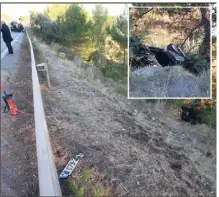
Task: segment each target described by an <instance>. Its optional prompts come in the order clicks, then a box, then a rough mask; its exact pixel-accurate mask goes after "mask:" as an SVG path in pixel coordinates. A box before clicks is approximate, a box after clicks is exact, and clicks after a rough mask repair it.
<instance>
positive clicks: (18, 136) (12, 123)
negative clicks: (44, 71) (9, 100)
mask: <svg viewBox="0 0 219 197" xmlns="http://www.w3.org/2000/svg"><path fill="white" fill-rule="evenodd" d="M13 48H14V55H13V56H5V57H4V58H3V59H2V61H1V80H2V82H4V85H5V88H6V91H7V92H8V93H10V92H12V93H13V95H14V100H15V103H16V105H17V107H18V109H19V110H20V112H19V113H18V115H16V116H12V115H11V114H10V113H4V112H3V111H4V105H5V104H4V102H3V100H2V99H1V106H2V107H1V183H2V184H1V195H2V196H36V195H38V178H37V166H36V148H35V136H34V111H33V106H32V105H33V104H32V103H33V97H32V80H31V67H30V62H31V61H30V54H29V45H28V43H27V40H26V37H25V36H23V35H22V36H21V37H20V39H19V40H18V41H17V42H16V43H15V45H14V47H13Z"/></svg>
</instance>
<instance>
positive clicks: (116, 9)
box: [1, 4, 125, 20]
mask: <svg viewBox="0 0 219 197" xmlns="http://www.w3.org/2000/svg"><path fill="white" fill-rule="evenodd" d="M50 5H51V4H1V13H6V14H7V15H8V16H9V17H10V18H12V19H14V20H15V19H18V18H19V17H20V16H22V15H29V10H31V9H35V10H37V11H39V12H43V10H44V9H45V8H47V7H48V6H50ZM103 6H104V7H106V8H108V11H109V15H110V16H118V15H120V14H121V13H123V10H124V8H125V4H103ZM83 7H84V8H85V9H86V10H87V11H88V12H89V13H90V14H92V9H94V7H95V4H83Z"/></svg>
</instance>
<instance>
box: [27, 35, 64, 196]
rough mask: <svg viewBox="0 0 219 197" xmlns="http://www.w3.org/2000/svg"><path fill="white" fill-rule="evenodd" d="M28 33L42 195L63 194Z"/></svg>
mask: <svg viewBox="0 0 219 197" xmlns="http://www.w3.org/2000/svg"><path fill="white" fill-rule="evenodd" d="M26 33H27V38H28V41H29V44H30V51H31V67H32V83H33V102H34V119H35V133H36V149H37V163H38V179H39V190H40V196H62V193H61V188H60V184H59V179H58V176H57V171H56V167H55V162H54V158H53V152H52V148H51V144H50V140H49V133H48V129H47V123H46V118H45V112H44V108H43V101H42V95H41V91H40V85H39V79H38V75H37V70H36V62H35V57H34V52H33V46H32V42H31V40H30V37H29V35H28V31H26Z"/></svg>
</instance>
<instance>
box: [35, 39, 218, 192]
mask: <svg viewBox="0 0 219 197" xmlns="http://www.w3.org/2000/svg"><path fill="white" fill-rule="evenodd" d="M36 46H37V48H38V50H39V51H41V53H42V52H43V53H42V54H41V55H42V56H41V58H43V59H44V60H43V61H45V60H48V63H49V69H50V76H51V85H52V87H51V88H50V89H48V88H46V85H45V84H46V83H43V84H42V85H41V87H42V94H43V99H44V105H45V110H46V115H47V121H48V126H49V131H50V135H51V136H55V138H56V139H58V143H59V145H57V143H56V145H55V144H53V146H54V148H55V147H59V148H58V151H57V148H55V149H54V151H55V152H54V153H55V155H56V164H57V167H58V169H59V170H61V169H63V167H64V166H65V164H64V163H67V161H68V159H69V158H71V157H72V156H74V155H75V154H77V153H78V152H79V151H83V152H85V158H84V159H82V160H81V161H80V162H79V164H78V166H77V167H76V169H75V171H74V172H73V174H72V177H71V178H70V179H69V180H68V181H67V182H62V192H63V195H68V194H76V193H77V194H81V193H83V192H85V193H83V194H85V195H87V194H88V193H89V192H88V191H91V190H92V189H91V188H97V189H96V191H97V193H98V192H99V194H102V195H103V196H104V195H105V196H107V195H117V196H118V195H119V196H123V195H125V196H142V195H144V196H158V195H172V196H179V195H186V196H188V195H191V196H197V195H201V196H215V188H216V185H215V179H216V177H215V169H216V151H215V130H214V129H211V128H209V127H208V126H206V125H198V126H195V125H190V124H186V123H185V122H181V121H180V120H179V119H176V118H174V117H173V116H172V115H171V114H170V113H169V112H168V111H167V109H166V108H165V106H164V103H161V102H159V101H158V102H156V103H147V102H144V101H128V100H127V99H124V100H123V101H121V98H118V97H115V94H112V92H113V90H112V89H114V88H116V86H113V87H112V86H111V84H110V85H109V87H110V88H109V87H106V84H107V83H108V82H109V81H107V80H105V79H104V78H102V76H101V75H98V74H97V70H93V71H94V73H93V75H91V74H87V73H89V72H88V70H89V69H88V68H87V67H86V66H85V65H84V64H83V63H82V62H81V60H80V59H77V58H76V59H75V61H68V60H65V59H62V58H60V57H58V56H57V53H56V52H54V51H51V49H50V48H49V47H48V46H46V45H44V44H40V43H38V44H37V45H36ZM41 61H42V60H41ZM90 73H92V70H90ZM87 76H90V78H88V77H87ZM92 76H93V77H92ZM110 90H111V91H110ZM53 139H54V138H53ZM55 141H56V142H57V140H52V142H55ZM58 160H60V161H58ZM64 161H65V162H64ZM85 169H86V170H87V171H88V172H87V173H88V174H89V175H87V176H86V177H87V181H86V183H84V184H83V181H82V179H83V178H82V177H83V173H84V170H85ZM86 192H88V193H86ZM89 194H90V193H89ZM99 196H100V195H99Z"/></svg>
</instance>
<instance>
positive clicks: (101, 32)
mask: <svg viewBox="0 0 219 197" xmlns="http://www.w3.org/2000/svg"><path fill="white" fill-rule="evenodd" d="M107 18H108V10H107V8H104V7H103V6H102V5H96V7H95V9H94V10H93V31H92V32H93V38H94V40H95V43H96V47H97V48H98V49H99V50H101V49H102V48H103V46H104V42H105V38H106V21H107Z"/></svg>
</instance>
